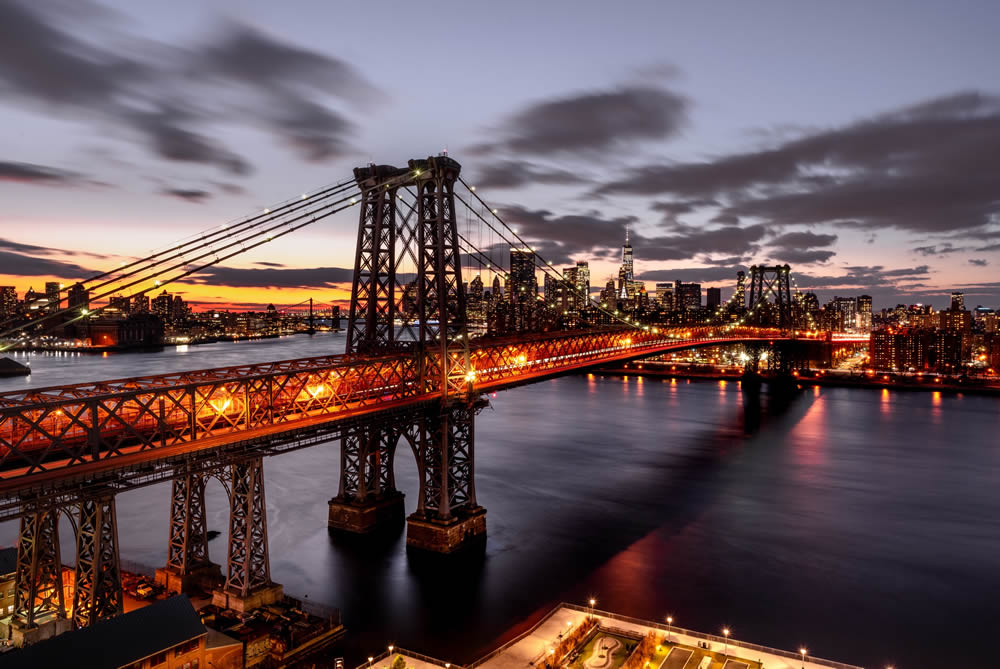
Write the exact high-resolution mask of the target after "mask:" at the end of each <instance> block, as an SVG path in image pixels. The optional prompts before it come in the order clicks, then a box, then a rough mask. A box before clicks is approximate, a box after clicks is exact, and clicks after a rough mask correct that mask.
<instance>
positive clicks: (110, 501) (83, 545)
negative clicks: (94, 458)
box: [73, 492, 124, 628]
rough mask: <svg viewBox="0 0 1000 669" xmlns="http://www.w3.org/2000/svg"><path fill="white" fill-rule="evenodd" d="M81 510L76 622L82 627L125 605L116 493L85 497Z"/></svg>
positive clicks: (119, 612)
mask: <svg viewBox="0 0 1000 669" xmlns="http://www.w3.org/2000/svg"><path fill="white" fill-rule="evenodd" d="M78 511H79V518H78V523H77V535H76V537H77V538H76V583H75V586H74V591H73V624H74V625H75V626H76V627H78V628H79V627H86V626H87V625H91V624H93V623H94V622H96V621H98V620H101V619H103V618H110V617H112V616H116V615H119V614H121V613H122V612H123V610H124V609H123V602H122V575H121V561H120V560H119V557H118V521H117V517H116V513H115V498H114V495H113V494H112V493H111V492H106V493H105V494H102V495H100V496H97V497H93V498H91V499H87V500H84V501H83V502H81V503H80V505H79V507H78Z"/></svg>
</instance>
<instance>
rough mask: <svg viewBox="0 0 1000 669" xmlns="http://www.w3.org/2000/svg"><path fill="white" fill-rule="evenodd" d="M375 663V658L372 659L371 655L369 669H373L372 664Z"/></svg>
mask: <svg viewBox="0 0 1000 669" xmlns="http://www.w3.org/2000/svg"><path fill="white" fill-rule="evenodd" d="M374 661H375V658H374V657H372V656H371V655H369V656H368V669H372V662H374Z"/></svg>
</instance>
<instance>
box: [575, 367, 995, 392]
mask: <svg viewBox="0 0 1000 669" xmlns="http://www.w3.org/2000/svg"><path fill="white" fill-rule="evenodd" d="M593 373H594V374H601V375H604V376H630V375H639V376H648V377H659V378H677V379H706V380H712V379H725V380H735V381H739V380H740V379H741V378H742V377H743V370H741V369H732V368H727V369H718V370H707V369H696V370H692V369H685V368H684V366H682V365H670V366H669V368H667V366H666V365H664V366H662V367H661V366H659V365H650V364H649V363H642V362H639V363H629V364H626V365H620V366H616V367H602V368H599V369H597V370H595V371H594V372H593ZM762 378H763V380H764V382H765V383H766V382H767V378H768V377H767V376H766V375H764V376H763V377H762ZM795 381H796V383H798V385H800V386H831V387H837V388H869V389H875V390H879V389H882V388H885V389H888V390H910V391H916V392H936V393H948V394H963V393H968V394H975V395H989V396H1000V382H992V383H988V382H983V381H980V380H978V379H967V380H965V381H957V380H953V379H950V378H949V377H941V376H936V375H912V376H911V375H897V374H887V373H877V372H872V373H871V374H869V373H867V372H866V373H865V374H853V375H851V374H843V373H839V372H836V371H830V370H804V371H803V372H800V373H798V374H797V375H796V376H795Z"/></svg>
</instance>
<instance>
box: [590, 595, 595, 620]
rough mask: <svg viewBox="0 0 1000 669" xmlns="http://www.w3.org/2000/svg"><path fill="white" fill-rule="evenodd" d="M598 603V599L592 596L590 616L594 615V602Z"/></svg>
mask: <svg viewBox="0 0 1000 669" xmlns="http://www.w3.org/2000/svg"><path fill="white" fill-rule="evenodd" d="M596 603H597V600H596V599H594V598H593V597H591V598H590V617H591V618H593V617H594V604H596Z"/></svg>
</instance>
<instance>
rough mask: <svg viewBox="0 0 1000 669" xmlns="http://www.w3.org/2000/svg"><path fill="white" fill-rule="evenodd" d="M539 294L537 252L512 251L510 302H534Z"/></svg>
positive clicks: (525, 250)
mask: <svg viewBox="0 0 1000 669" xmlns="http://www.w3.org/2000/svg"><path fill="white" fill-rule="evenodd" d="M537 292H538V283H537V281H536V279H535V252H534V251H532V250H530V249H511V250H510V296H509V297H510V301H511V302H521V301H524V300H527V299H531V300H532V301H533V300H534V299H535V294H536V293H537Z"/></svg>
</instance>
